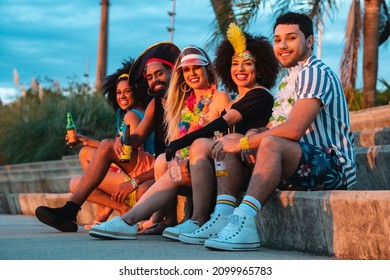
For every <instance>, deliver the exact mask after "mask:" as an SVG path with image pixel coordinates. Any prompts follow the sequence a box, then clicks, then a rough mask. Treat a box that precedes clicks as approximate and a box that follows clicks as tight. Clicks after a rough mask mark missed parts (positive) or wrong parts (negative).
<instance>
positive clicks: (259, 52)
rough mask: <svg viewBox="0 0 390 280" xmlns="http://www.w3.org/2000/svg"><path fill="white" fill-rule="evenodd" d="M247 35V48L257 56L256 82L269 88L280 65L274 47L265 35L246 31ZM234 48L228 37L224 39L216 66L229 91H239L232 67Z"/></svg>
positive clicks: (218, 48)
mask: <svg viewBox="0 0 390 280" xmlns="http://www.w3.org/2000/svg"><path fill="white" fill-rule="evenodd" d="M244 34H245V37H246V46H247V48H246V49H247V50H248V51H249V52H250V53H251V54H252V56H253V57H254V58H255V60H256V61H255V62H254V63H255V68H256V73H257V75H256V82H257V83H258V84H259V85H262V86H264V87H266V88H268V89H271V88H272V87H273V86H274V85H275V83H276V79H277V77H278V74H279V71H280V65H279V62H278V60H277V59H276V57H275V54H274V50H273V47H272V45H271V43H270V42H269V40H268V39H267V38H266V37H264V36H253V35H251V34H248V33H246V32H244ZM233 55H234V49H233V46H232V45H231V43H230V42H229V41H228V39H224V40H223V41H222V42H221V43H220V44H219V45H218V47H217V49H216V53H215V60H214V66H215V69H216V71H217V74H218V76H219V77H220V79H221V81H222V83H223V85H224V87H225V89H226V90H227V91H229V92H237V85H236V84H235V83H234V81H233V79H232V77H231V74H230V68H231V65H232V57H233Z"/></svg>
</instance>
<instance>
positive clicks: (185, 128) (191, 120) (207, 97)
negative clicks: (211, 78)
mask: <svg viewBox="0 0 390 280" xmlns="http://www.w3.org/2000/svg"><path fill="white" fill-rule="evenodd" d="M214 91H215V87H211V88H209V89H206V90H205V91H204V93H203V94H202V96H201V97H200V100H199V102H198V105H197V106H196V107H195V103H196V95H195V93H194V91H192V92H191V94H190V95H189V96H188V97H187V99H186V101H185V105H186V106H185V108H184V109H183V110H182V111H181V121H180V122H179V124H178V127H179V131H178V135H177V138H181V137H183V136H185V135H187V134H188V133H191V132H193V131H195V130H198V129H200V128H202V127H203V126H205V125H206V117H207V113H208V112H209V110H210V108H209V105H210V103H211V102H212V100H213V94H214ZM177 153H178V154H177V155H178V156H179V157H180V158H185V157H187V156H188V153H189V150H188V147H186V148H183V149H181V150H180V151H178V152H177Z"/></svg>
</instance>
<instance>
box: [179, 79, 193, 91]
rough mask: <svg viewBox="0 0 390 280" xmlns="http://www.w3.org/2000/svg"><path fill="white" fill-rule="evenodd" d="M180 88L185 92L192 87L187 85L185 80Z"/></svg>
mask: <svg viewBox="0 0 390 280" xmlns="http://www.w3.org/2000/svg"><path fill="white" fill-rule="evenodd" d="M180 89H181V91H182V92H183V93H187V92H189V91H190V90H191V87H190V86H189V85H187V84H186V83H185V82H182V83H181V85H180Z"/></svg>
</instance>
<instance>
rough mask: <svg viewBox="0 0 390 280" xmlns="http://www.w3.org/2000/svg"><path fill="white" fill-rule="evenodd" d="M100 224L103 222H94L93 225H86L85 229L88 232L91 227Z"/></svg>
mask: <svg viewBox="0 0 390 280" xmlns="http://www.w3.org/2000/svg"><path fill="white" fill-rule="evenodd" d="M100 224H101V222H98V221H93V222H92V224H89V225H85V226H84V228H85V229H86V230H90V229H91V227H93V226H96V225H100Z"/></svg>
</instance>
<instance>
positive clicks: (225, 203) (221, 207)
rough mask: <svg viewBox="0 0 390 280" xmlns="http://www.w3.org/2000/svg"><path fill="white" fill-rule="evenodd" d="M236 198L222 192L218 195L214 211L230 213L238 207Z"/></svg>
mask: <svg viewBox="0 0 390 280" xmlns="http://www.w3.org/2000/svg"><path fill="white" fill-rule="evenodd" d="M236 201H237V200H236V198H235V197H234V196H232V195H228V194H221V195H218V196H217V204H216V205H215V209H214V213H218V214H224V215H230V214H232V213H233V210H234V208H235V207H236Z"/></svg>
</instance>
